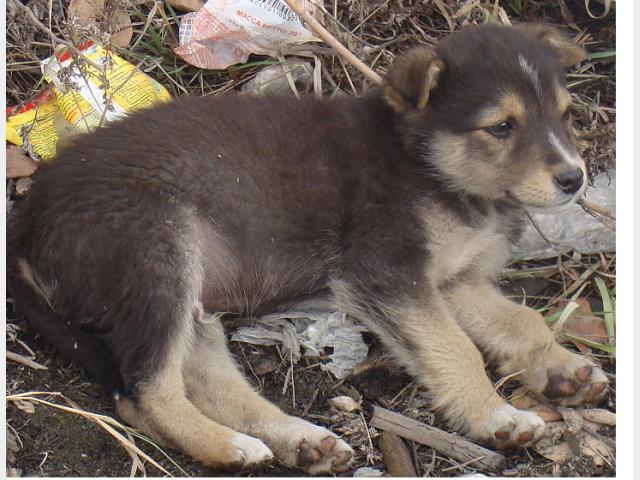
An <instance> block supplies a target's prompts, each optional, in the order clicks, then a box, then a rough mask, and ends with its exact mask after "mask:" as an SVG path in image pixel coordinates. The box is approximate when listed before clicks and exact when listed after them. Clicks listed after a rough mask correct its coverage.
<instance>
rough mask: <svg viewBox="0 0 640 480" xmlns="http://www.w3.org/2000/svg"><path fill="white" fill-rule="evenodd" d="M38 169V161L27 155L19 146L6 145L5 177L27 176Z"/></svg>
mask: <svg viewBox="0 0 640 480" xmlns="http://www.w3.org/2000/svg"><path fill="white" fill-rule="evenodd" d="M37 169H38V162H36V161H34V160H32V159H31V158H29V157H27V156H26V155H25V154H24V153H23V152H22V150H21V149H20V147H16V146H15V145H9V146H7V178H20V177H28V176H30V175H33V173H34V172H35V171H36V170H37Z"/></svg>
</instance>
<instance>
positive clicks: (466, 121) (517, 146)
mask: <svg viewBox="0 0 640 480" xmlns="http://www.w3.org/2000/svg"><path fill="white" fill-rule="evenodd" d="M585 57H586V55H585V52H584V50H583V49H582V48H580V47H578V46H577V45H576V44H575V43H573V42H572V41H571V40H570V39H568V38H566V37H565V36H564V35H562V34H561V33H560V32H558V31H557V30H555V29H553V28H551V27H547V26H544V25H528V26H520V27H502V26H495V25H494V26H489V25H487V26H481V27H469V28H467V29H464V30H462V31H460V32H458V33H454V34H453V35H451V36H449V37H448V38H446V39H445V40H443V41H441V42H440V43H438V44H437V46H436V47H435V48H430V47H419V48H416V49H413V50H411V51H409V52H408V53H407V54H405V55H403V56H401V57H399V58H398V59H397V60H396V62H395V63H394V65H393V66H392V68H391V69H390V72H389V74H388V76H387V85H386V86H385V88H384V96H385V98H386V100H387V102H388V103H389V104H390V105H391V106H392V107H393V108H394V110H396V111H397V112H399V113H400V115H401V118H402V119H403V128H405V129H407V130H408V131H409V137H410V139H411V140H410V142H411V143H412V144H413V146H414V147H417V148H418V149H419V151H420V153H421V154H422V155H424V157H425V160H426V162H427V164H428V166H429V167H430V168H431V169H433V170H434V171H435V172H436V174H437V175H438V176H439V177H440V178H442V179H443V180H444V182H445V183H446V184H447V185H448V186H450V187H451V188H454V189H456V190H461V191H464V192H467V193H470V194H474V195H478V196H481V197H483V198H491V199H506V200H510V201H514V202H517V203H518V204H520V205H523V206H529V207H540V208H549V207H558V206H561V205H565V204H568V203H571V202H574V201H575V200H576V199H577V198H578V197H579V196H580V195H581V194H582V193H583V192H584V190H585V188H586V183H587V182H586V167H585V164H584V161H583V160H582V158H581V157H580V155H579V154H578V153H577V151H576V149H575V146H574V141H573V135H572V133H571V113H570V106H571V96H570V95H569V92H568V91H567V88H566V83H565V74H564V67H568V66H570V65H573V64H576V63H578V62H580V61H582V60H584V58H585Z"/></svg>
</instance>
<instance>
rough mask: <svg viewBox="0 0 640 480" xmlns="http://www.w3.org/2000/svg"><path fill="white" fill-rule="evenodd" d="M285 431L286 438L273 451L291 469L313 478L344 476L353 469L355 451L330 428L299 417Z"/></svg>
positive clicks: (283, 426)
mask: <svg viewBox="0 0 640 480" xmlns="http://www.w3.org/2000/svg"><path fill="white" fill-rule="evenodd" d="M281 428H282V429H283V433H285V435H284V436H283V437H282V442H279V443H280V445H277V446H276V445H273V449H274V451H275V452H276V455H277V457H278V458H279V459H280V460H281V461H282V462H284V463H285V464H287V465H289V466H290V467H295V468H300V469H301V470H304V471H305V472H307V473H309V474H311V475H321V474H332V473H344V472H346V471H348V470H349V469H350V468H351V460H352V457H353V450H352V449H351V447H350V446H349V445H348V444H347V443H346V442H344V441H343V440H341V439H339V438H338V437H337V436H336V435H334V434H333V433H331V432H330V431H329V430H327V429H326V428H323V427H319V426H317V425H313V424H311V423H309V422H306V421H304V420H301V419H299V418H295V417H292V418H291V420H290V421H289V422H287V423H286V424H285V425H282V427H281Z"/></svg>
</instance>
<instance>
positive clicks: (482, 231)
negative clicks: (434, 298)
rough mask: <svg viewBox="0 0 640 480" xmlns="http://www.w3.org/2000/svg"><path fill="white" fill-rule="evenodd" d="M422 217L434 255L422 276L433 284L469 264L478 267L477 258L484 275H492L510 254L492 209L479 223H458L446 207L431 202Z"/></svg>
mask: <svg viewBox="0 0 640 480" xmlns="http://www.w3.org/2000/svg"><path fill="white" fill-rule="evenodd" d="M421 216H422V219H423V222H424V225H425V230H426V231H427V232H429V249H430V251H431V255H432V258H433V262H432V263H431V264H430V266H429V271H428V272H425V275H426V276H427V278H431V279H433V281H434V282H435V283H436V285H439V284H441V283H444V282H446V281H448V280H450V279H451V278H453V277H455V276H456V275H458V274H460V273H461V272H464V271H465V270H466V269H468V268H469V266H474V268H476V267H478V264H479V263H480V262H479V260H482V267H483V271H484V274H485V275H486V276H487V277H493V276H495V274H497V273H498V272H499V271H500V270H501V269H502V266H503V265H504V263H505V262H506V260H507V259H508V257H509V243H508V240H507V239H506V238H505V237H504V235H500V234H498V233H497V231H498V230H499V228H498V227H499V223H498V222H499V220H498V216H497V214H496V213H495V212H490V214H489V215H487V217H486V218H483V220H482V224H481V225H478V226H470V225H463V224H460V222H459V221H457V220H456V218H454V217H453V216H452V215H450V214H448V213H446V210H444V209H442V210H438V209H434V208H433V205H430V206H429V208H426V209H425V210H424V212H423V214H422V215H421ZM487 252H490V253H489V255H487Z"/></svg>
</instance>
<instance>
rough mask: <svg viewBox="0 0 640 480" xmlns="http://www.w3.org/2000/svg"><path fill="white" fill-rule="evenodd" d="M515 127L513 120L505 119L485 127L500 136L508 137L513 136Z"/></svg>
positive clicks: (495, 135)
mask: <svg viewBox="0 0 640 480" xmlns="http://www.w3.org/2000/svg"><path fill="white" fill-rule="evenodd" d="M514 129H515V125H514V122H513V121H511V120H505V121H503V122H500V123H496V124H495V125H491V126H490V127H487V128H485V130H486V131H487V132H489V133H490V134H491V135H493V136H494V137H498V138H507V137H509V136H511V134H512V133H513V130H514Z"/></svg>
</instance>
